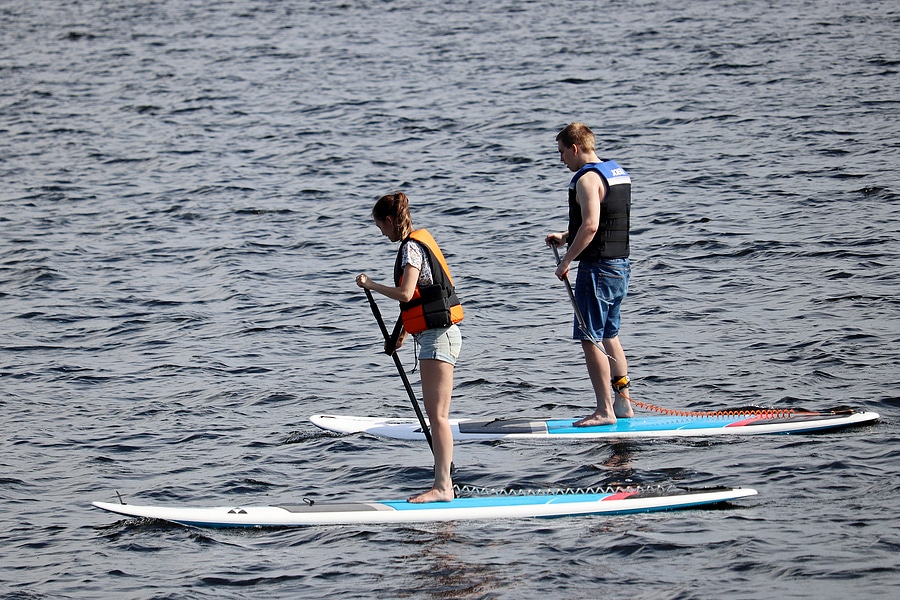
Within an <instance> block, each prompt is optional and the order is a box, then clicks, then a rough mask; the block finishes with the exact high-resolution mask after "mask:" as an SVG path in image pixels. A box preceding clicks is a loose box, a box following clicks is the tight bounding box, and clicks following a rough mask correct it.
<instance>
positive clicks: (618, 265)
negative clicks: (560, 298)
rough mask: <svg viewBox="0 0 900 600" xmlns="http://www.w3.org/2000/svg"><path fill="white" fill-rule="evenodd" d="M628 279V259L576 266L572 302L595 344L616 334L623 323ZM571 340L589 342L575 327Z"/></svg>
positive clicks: (614, 259) (611, 259)
mask: <svg viewBox="0 0 900 600" xmlns="http://www.w3.org/2000/svg"><path fill="white" fill-rule="evenodd" d="M630 277H631V261H630V260H629V259H627V258H607V259H604V260H599V261H595V262H585V261H581V262H579V263H578V276H577V277H576V279H575V303H576V304H577V305H578V308H579V310H581V316H582V317H583V318H584V324H585V326H586V329H587V330H588V333H589V334H590V335H591V336H593V338H594V339H595V340H597V341H599V340H602V339H609V338H614V337H616V336H617V335H619V327H620V325H621V323H622V317H621V314H620V309H621V307H622V300H624V299H625V296H627V295H628V279H629V278H630ZM572 339H575V340H589V339H591V338H590V337H589V336H588V335H586V334H585V333H584V332H582V331H581V328H580V327H579V326H578V318H577V317H576V318H575V328H574V331H573V332H572Z"/></svg>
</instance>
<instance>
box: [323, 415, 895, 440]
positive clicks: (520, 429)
mask: <svg viewBox="0 0 900 600" xmlns="http://www.w3.org/2000/svg"><path fill="white" fill-rule="evenodd" d="M878 418H879V415H878V413H874V412H856V411H854V410H852V409H834V410H831V411H822V412H808V411H796V412H794V413H792V414H790V415H789V416H775V415H771V414H760V415H743V416H716V417H712V416H702V417H697V416H656V415H654V416H647V417H632V418H630V419H619V420H618V421H617V422H616V423H615V424H614V425H599V426H595V427H574V426H573V425H572V424H573V423H574V422H575V421H577V420H578V419H577V418H573V419H540V418H535V419H529V418H512V419H494V420H490V421H479V420H473V419H451V420H450V426H451V428H452V430H453V439H454V440H499V439H517V438H519V439H521V438H533V439H551V438H552V439H603V438H611V439H622V438H649V437H654V438H662V437H696V436H710V435H757V434H764V433H809V432H813V431H827V430H832V429H838V428H841V427H848V426H851V425H860V424H864V423H872V422H874V421H876V420H877V419H878ZM310 421H312V423H313V424H314V425H316V426H317V427H320V428H322V429H325V430H327V431H332V432H334V433H368V434H371V435H375V436H379V437H386V438H393V439H400V440H420V439H425V436H424V435H423V434H422V428H421V426H420V425H419V422H418V420H416V419H402V418H401V419H389V418H378V417H353V416H340V415H313V416H312V417H310Z"/></svg>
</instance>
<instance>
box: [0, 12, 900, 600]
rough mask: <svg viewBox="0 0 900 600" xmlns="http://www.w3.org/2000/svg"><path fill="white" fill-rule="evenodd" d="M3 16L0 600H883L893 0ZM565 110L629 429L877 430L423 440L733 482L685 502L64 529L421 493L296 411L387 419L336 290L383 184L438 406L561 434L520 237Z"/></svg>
mask: <svg viewBox="0 0 900 600" xmlns="http://www.w3.org/2000/svg"><path fill="white" fill-rule="evenodd" d="M0 22H2V25H0V81H2V84H3V85H2V86H0V178H2V179H0V180H2V186H0V208H2V210H0V408H2V412H3V421H2V422H3V435H2V436H0V444H2V455H0V456H2V457H0V498H2V501H3V509H2V511H0V597H2V598H10V599H12V598H348V597H350V598H353V597H372V598H407V597H411V598H504V599H505V598H509V599H514V598H515V599H519V598H538V597H545V598H641V599H693V598H703V599H705V598H749V599H755V598H769V597H785V598H813V599H816V600H821V599H823V598H848V597H854V598H880V597H885V598H894V597H897V594H898V593H900V576H898V568H900V559H898V556H900V525H898V519H897V514H898V510H900V500H898V496H900V478H898V471H900V468H898V465H900V449H898V441H900V432H898V427H897V419H896V414H897V412H898V408H900V366H898V365H900V300H898V284H897V282H898V278H900V242H898V238H900V173H898V165H900V7H898V5H897V4H896V2H892V1H888V0H874V1H869V2H864V1H862V0H849V1H841V2H838V1H834V0H824V1H817V2H812V1H802V0H786V1H784V2H765V1H751V0H746V1H737V0H735V1H731V2H727V1H722V2H715V1H699V2H693V3H685V2H676V1H674V0H644V1H637V2H621V1H614V2H608V3H594V2H587V1H572V0H562V1H559V2H538V1H527V0H525V1H522V0H517V1H507V0H500V1H497V2H476V1H474V0H472V1H454V0H448V1H447V2H443V3H430V2H422V1H411V0H409V1H408V0H397V1H376V0H368V1H365V0H347V1H343V2H330V1H323V2H312V1H304V2H293V1H289V0H285V1H278V2H276V1H269V2H267V1H262V0H260V1H238V0H220V1H212V2H210V1H203V2H201V1H199V0H181V1H178V0H163V1H159V2H137V1H125V0H119V1H106V2H101V1H99V0H80V1H79V0H75V1H71V2H56V1H51V0H27V1H25V0H7V1H5V2H2V3H0ZM573 120H582V121H585V122H587V123H588V124H590V125H591V126H592V128H593V129H594V131H595V132H596V133H597V137H598V146H599V148H598V153H599V154H600V155H601V156H604V157H609V158H615V159H616V160H617V161H618V162H619V163H620V164H622V165H623V166H624V167H625V168H627V169H628V170H629V172H630V173H631V175H632V178H633V181H634V209H633V223H634V225H633V227H634V229H633V237H632V248H633V255H632V260H633V266H634V271H633V279H632V286H631V290H630V296H629V298H628V300H627V301H626V304H625V308H624V324H623V331H622V341H623V345H624V346H625V348H626V351H627V353H628V357H629V365H630V374H631V376H632V378H633V380H634V382H635V383H634V387H633V389H632V394H633V395H634V397H635V398H637V399H640V400H642V401H645V402H649V403H652V404H655V405H658V406H663V407H667V408H671V409H690V410H705V409H719V408H727V407H734V406H741V405H746V404H749V403H753V404H760V405H767V406H776V407H780V408H790V407H805V408H811V409H824V408H830V407H833V406H837V405H850V406H854V407H856V408H860V409H867V410H874V411H876V412H878V413H880V414H881V415H882V420H881V422H880V423H878V424H876V425H873V426H867V427H862V428H857V429H851V430H846V431H842V432H836V433H830V434H820V435H800V436H769V437H755V438H743V439H692V440H681V441H678V440H648V441H640V442H631V443H597V442H579V443H568V444H559V443H556V444H553V443H543V444H541V443H524V442H501V443H459V444H457V446H456V451H455V455H454V459H455V463H456V466H457V468H458V469H459V471H458V474H457V477H456V479H457V481H458V482H459V483H466V484H471V485H477V486H488V487H503V486H512V487H542V486H563V487H565V486H572V487H578V486H581V487H584V486H594V485H603V484H606V483H609V482H619V481H627V482H632V483H643V484H653V485H656V484H675V485H689V486H705V485H728V486H743V487H753V488H755V489H757V490H759V495H758V496H756V497H754V498H750V499H747V500H742V501H739V502H736V503H733V504H732V505H730V506H728V507H726V508H724V509H718V510H717V509H708V510H691V511H683V512H677V513H657V514H649V515H648V514H645V515H628V516H617V517H586V518H563V519H554V520H550V521H530V520H523V521H490V522H456V523H445V524H436V525H422V526H356V527H314V528H307V529H282V530H270V531H261V530H254V531H216V530H198V529H192V528H184V527H177V526H172V525H167V524H164V523H160V522H148V521H139V520H128V519H118V518H116V517H115V516H114V515H110V514H107V513H102V512H100V511H98V510H96V509H94V508H92V507H91V505H90V503H91V502H92V501H94V500H105V501H110V500H114V499H115V494H116V492H117V491H118V492H119V493H121V494H122V495H123V497H124V498H125V499H126V500H127V501H130V502H132V503H146V504H181V505H183V504H193V505H221V504H227V505H230V504H275V503H296V502H297V501H298V500H299V499H300V498H302V497H304V496H305V497H312V498H316V499H337V498H340V499H356V500H366V499H374V498H390V497H405V496H406V495H408V494H410V493H412V492H414V491H420V490H422V489H424V487H425V486H427V485H428V484H429V483H430V481H431V479H430V477H431V472H430V470H431V460H430V459H431V457H430V454H429V453H428V449H427V446H426V445H424V443H412V442H399V441H389V440H380V439H375V438H371V437H366V436H346V437H338V436H333V435H330V434H327V433H325V432H322V431H320V430H318V429H316V428H315V427H313V426H312V425H311V424H310V423H309V421H308V417H309V415H311V414H315V413H323V412H324V413H339V414H340V413H345V414H357V415H370V416H398V417H408V416H411V414H412V411H411V408H410V406H409V402H408V399H407V397H406V394H405V392H404V390H403V387H402V384H401V382H400V380H399V378H398V377H397V373H396V371H395V369H394V365H393V364H392V363H391V361H390V360H389V359H388V357H386V356H384V355H383V354H381V353H380V348H381V344H382V343H381V338H380V332H379V330H378V328H377V325H376V324H375V322H374V320H373V318H372V315H371V313H370V311H369V308H368V305H367V303H366V299H365V296H364V295H363V294H362V292H361V290H359V288H357V287H356V286H355V284H354V277H355V275H356V274H357V273H359V272H361V271H365V272H368V273H369V274H370V275H372V276H373V277H374V278H375V279H376V280H384V279H387V278H389V276H390V269H391V266H392V262H393V254H394V252H395V247H394V246H392V245H391V244H390V243H388V242H387V241H386V239H385V238H383V237H381V236H380V234H379V232H378V230H377V229H376V228H375V227H374V226H373V225H372V224H371V222H370V219H369V211H370V209H371V206H372V204H373V202H374V200H375V199H376V198H377V197H378V196H380V195H381V194H384V193H387V192H390V191H393V190H395V189H402V190H403V191H405V192H406V193H407V194H408V195H409V196H410V198H411V202H412V208H413V218H414V224H415V225H416V226H418V227H423V226H424V227H428V228H429V230H430V231H431V232H432V233H433V234H434V235H435V237H436V238H437V240H438V241H439V243H440V244H441V245H442V247H443V249H444V252H445V254H446V255H447V257H448V260H449V262H450V264H451V266H452V268H453V274H454V278H455V280H456V283H457V288H458V291H459V295H460V297H461V298H462V300H463V304H464V306H465V308H466V313H467V318H466V320H465V321H464V323H463V326H462V330H463V336H464V346H463V353H462V357H461V361H460V363H459V365H458V367H457V370H456V383H457V385H456V392H455V396H454V402H453V407H452V415H453V416H456V417H476V416H482V417H494V416H501V415H505V416H515V415H522V416H526V415H527V416H533V415H544V416H552V417H558V418H568V417H572V416H575V415H580V414H583V413H584V412H585V411H586V410H588V409H589V408H590V407H591V406H592V403H593V401H592V395H591V389H590V384H589V382H588V379H587V374H586V371H585V368H584V364H583V359H582V356H581V354H580V349H579V347H578V345H577V344H576V343H575V342H573V341H572V340H571V339H570V334H571V312H570V307H569V304H568V300H567V297H566V292H565V289H564V288H563V287H562V286H561V284H560V283H559V281H557V280H556V279H555V278H554V276H553V257H552V254H551V252H550V251H549V250H547V249H546V248H545V247H544V246H543V238H544V236H545V235H546V234H547V233H548V232H550V231H554V230H559V229H563V228H564V227H565V211H566V208H565V186H566V184H567V182H568V179H569V176H570V174H569V173H568V171H567V170H566V169H565V167H564V166H563V165H562V164H561V163H560V162H559V160H558V155H557V153H556V146H555V140H554V138H555V135H556V133H557V131H558V130H559V129H560V128H561V127H562V126H563V125H565V124H566V123H568V122H570V121H573ZM381 307H382V311H383V312H384V313H385V314H386V315H387V317H388V318H389V319H393V317H394V315H395V314H396V312H395V311H396V308H395V307H394V306H393V305H392V303H391V302H389V301H387V300H386V299H381ZM401 358H402V360H403V361H404V363H405V364H407V366H408V367H411V366H412V363H413V360H412V354H411V349H409V348H405V349H404V350H403V352H402V353H401ZM412 380H413V381H414V382H416V383H417V382H418V375H417V374H414V375H413V376H412Z"/></svg>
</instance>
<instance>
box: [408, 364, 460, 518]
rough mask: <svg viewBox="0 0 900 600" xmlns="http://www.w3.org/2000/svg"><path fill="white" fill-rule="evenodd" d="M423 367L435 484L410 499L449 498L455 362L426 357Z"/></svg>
mask: <svg viewBox="0 0 900 600" xmlns="http://www.w3.org/2000/svg"><path fill="white" fill-rule="evenodd" d="M420 368H421V370H422V396H423V399H424V401H425V412H426V413H427V414H428V421H429V424H430V425H431V442H432V444H433V446H434V485H433V486H432V488H431V489H430V490H428V491H427V492H425V493H424V494H419V495H418V496H413V497H411V498H409V502H416V503H421V502H449V501H450V500H453V496H454V494H453V480H452V479H451V477H450V465H451V463H452V462H453V432H452V431H451V429H450V401H451V399H452V396H453V365H451V364H450V363H447V362H444V361H442V360H430V359H423V360H422V361H421V362H420Z"/></svg>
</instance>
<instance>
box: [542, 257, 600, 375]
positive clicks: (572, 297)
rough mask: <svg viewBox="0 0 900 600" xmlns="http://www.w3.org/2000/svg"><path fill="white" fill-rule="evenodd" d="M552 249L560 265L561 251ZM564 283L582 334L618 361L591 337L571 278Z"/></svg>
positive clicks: (565, 279)
mask: <svg viewBox="0 0 900 600" xmlns="http://www.w3.org/2000/svg"><path fill="white" fill-rule="evenodd" d="M550 247H551V248H553V256H555V257H556V264H557V265H559V262H560V258H559V250H558V249H557V248H556V246H555V245H553V244H550ZM563 282H564V283H565V284H566V291H567V292H569V301H570V302H571V303H572V308H574V309H575V318H576V319H577V320H578V328H579V329H581V332H582V333H583V334H584V335H586V336H588V338H589V339H590V340H591V341H592V342H593V343H594V345H595V346H596V347H597V349H598V350H600V352H602V353H603V354H605V355H606V357H607V358H608V359H610V360H612V361H615V360H616V359H615V358H613V357H612V356H610V355H609V354H608V353H607V352H606V349H605V348H604V347H603V345H602V344H601V343H600V342H599V341H597V338H595V337H594V336H593V335H591V332H590V331H588V328H587V324H586V323H585V322H584V317H583V316H581V309H580V308H578V303H577V302H575V292H573V291H572V284H571V283H569V278H568V277H563Z"/></svg>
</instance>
